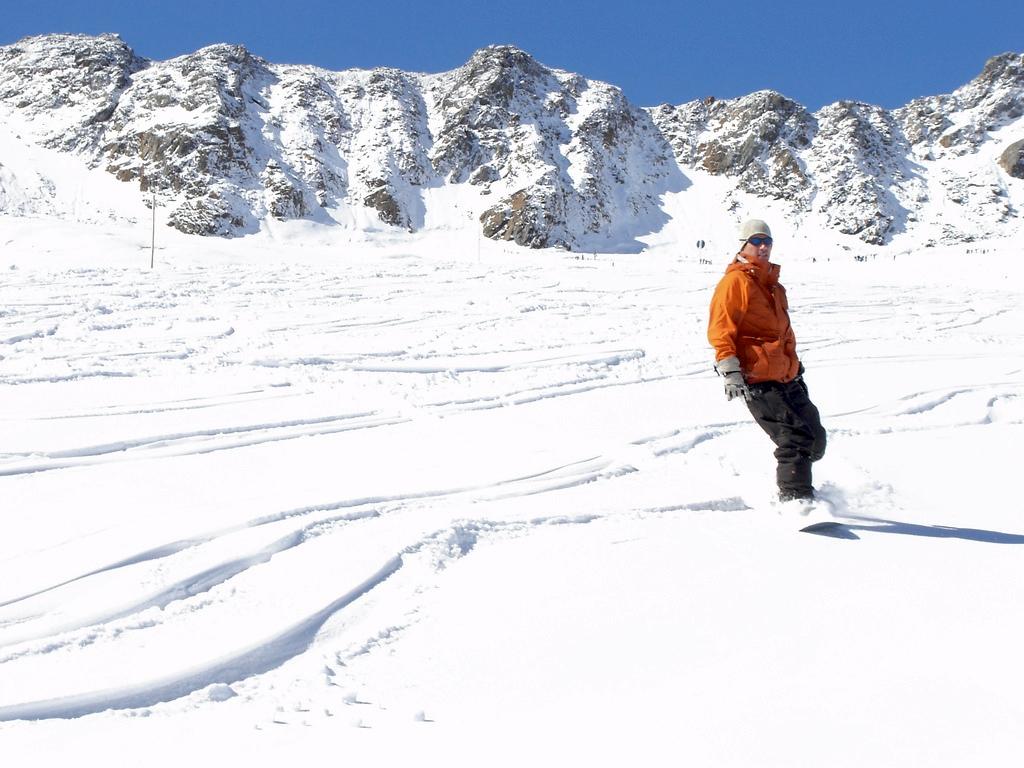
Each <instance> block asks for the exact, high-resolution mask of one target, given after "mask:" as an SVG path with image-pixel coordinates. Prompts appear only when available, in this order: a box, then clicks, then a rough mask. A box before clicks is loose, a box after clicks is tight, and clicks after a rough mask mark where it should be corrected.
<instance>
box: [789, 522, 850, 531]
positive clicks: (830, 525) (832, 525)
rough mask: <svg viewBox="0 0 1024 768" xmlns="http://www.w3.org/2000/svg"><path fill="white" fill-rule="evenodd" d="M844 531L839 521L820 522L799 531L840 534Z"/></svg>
mask: <svg viewBox="0 0 1024 768" xmlns="http://www.w3.org/2000/svg"><path fill="white" fill-rule="evenodd" d="M842 529H843V524H842V523H840V522H839V521H838V520H819V521H817V522H814V523H808V524H807V525H805V526H803V527H802V528H798V529H797V530H798V531H800V533H829V532H831V533H838V532H840V531H841V530H842Z"/></svg>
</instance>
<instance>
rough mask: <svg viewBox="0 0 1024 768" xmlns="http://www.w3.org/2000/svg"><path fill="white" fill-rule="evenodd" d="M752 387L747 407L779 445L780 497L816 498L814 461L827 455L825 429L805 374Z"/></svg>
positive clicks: (777, 477) (778, 473) (777, 452)
mask: <svg viewBox="0 0 1024 768" xmlns="http://www.w3.org/2000/svg"><path fill="white" fill-rule="evenodd" d="M750 391H751V392H752V393H753V395H754V396H753V397H752V398H751V399H750V400H748V401H747V408H749V409H750V413H751V415H752V416H753V417H754V420H755V421H756V422H757V423H758V424H759V425H760V426H761V429H763V430H764V431H765V432H766V433H767V434H768V437H770V438H771V439H772V442H773V443H775V446H776V448H775V459H776V460H777V461H778V463H779V466H778V469H777V470H776V480H777V482H778V484H779V498H780V499H782V500H783V501H785V500H787V499H807V498H813V497H814V486H813V485H812V484H811V464H812V463H814V462H815V461H817V460H818V459H820V458H821V457H822V456H824V455H825V429H824V427H822V426H821V417H820V416H819V415H818V409H817V408H816V407H815V406H814V403H812V402H811V399H810V397H808V394H807V385H806V384H805V383H804V381H803V379H802V378H799V379H796V380H795V381H791V382H789V383H788V384H783V383H781V382H778V381H766V382H763V383H761V384H752V385H751V386H750Z"/></svg>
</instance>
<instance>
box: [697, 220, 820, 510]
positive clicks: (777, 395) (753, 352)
mask: <svg viewBox="0 0 1024 768" xmlns="http://www.w3.org/2000/svg"><path fill="white" fill-rule="evenodd" d="M739 237H740V243H741V244H742V245H741V246H740V251H739V253H737V254H736V257H735V258H734V259H733V261H732V263H731V264H729V266H728V268H726V270H725V276H724V277H723V278H722V279H721V281H719V283H718V286H717V287H716V288H715V293H714V296H713V298H712V299H711V310H710V314H709V319H708V341H710V342H711V346H712V347H714V349H715V370H716V371H717V372H718V374H719V375H720V376H724V377H725V396H726V398H728V399H729V400H732V399H733V398H734V397H742V398H743V399H744V401H745V402H746V404H747V408H748V409H749V410H750V413H751V415H752V416H753V417H754V420H755V421H756V422H757V423H758V425H760V427H761V428H762V429H763V430H764V431H765V432H766V433H767V434H768V436H769V437H770V438H771V439H772V442H774V443H775V446H776V448H775V458H776V460H777V461H778V469H777V472H776V481H777V483H778V486H779V500H780V501H790V500H792V499H813V498H814V486H813V485H812V483H811V464H812V463H813V462H815V461H817V460H818V459H820V458H821V457H822V456H823V455H824V454H825V430H824V428H823V427H822V426H821V418H820V417H819V415H818V409H817V408H816V407H815V406H814V403H812V402H811V400H810V397H809V396H808V392H807V385H806V384H805V383H804V380H803V373H804V367H803V364H802V363H801V362H800V360H799V359H798V358H797V354H796V336H795V335H794V333H793V328H792V326H791V325H790V322H789V311H788V310H789V302H788V301H787V300H786V289H785V288H783V287H782V284H781V283H779V265H778V264H773V263H771V262H770V261H769V259H770V257H771V252H772V232H771V229H770V228H769V227H768V225H767V224H766V223H765V222H764V221H761V220H760V219H750V220H749V221H746V222H744V223H743V225H742V226H741V227H740V232H739Z"/></svg>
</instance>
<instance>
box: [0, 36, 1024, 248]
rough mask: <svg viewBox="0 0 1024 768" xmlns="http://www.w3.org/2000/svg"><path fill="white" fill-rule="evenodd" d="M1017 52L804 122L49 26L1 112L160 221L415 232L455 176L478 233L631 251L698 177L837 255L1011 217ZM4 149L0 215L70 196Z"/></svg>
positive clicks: (191, 228)
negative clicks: (945, 84) (131, 195)
mask: <svg viewBox="0 0 1024 768" xmlns="http://www.w3.org/2000/svg"><path fill="white" fill-rule="evenodd" d="M1021 61H1022V56H1021V55H1019V54H1005V55H1003V56H998V57H996V58H994V59H992V60H991V61H990V62H988V64H987V65H986V66H985V68H984V70H983V72H982V73H981V74H980V75H979V77H978V78H976V79H975V80H973V81H971V82H970V83H968V84H966V85H965V86H964V87H962V88H961V89H958V90H957V91H955V92H954V93H953V94H949V95H945V96H936V97H933V98H930V99H920V100H917V101H915V102H913V103H912V104H910V105H908V106H907V107H905V108H903V109H900V110H895V111H892V112H889V111H886V110H883V109H880V108H878V107H873V106H871V105H867V104H858V103H850V102H839V103H837V104H833V105H829V106H827V107H825V108H823V109H821V110H819V111H818V112H816V113H813V114H812V113H809V112H808V111H807V110H806V109H805V108H803V107H802V106H800V105H799V104H797V103H795V102H793V101H792V100H790V99H787V98H786V97H785V96H783V95H781V94H778V93H774V92H771V91H762V92H758V93H755V94H751V95H749V96H745V97H742V98H738V99H733V100H727V101H720V100H715V99H713V98H708V99H704V100H701V101H695V102H692V103H689V104H684V105H679V106H674V107H673V106H668V105H663V106H660V107H656V108H652V109H641V108H638V107H635V106H633V105H631V104H630V103H629V101H628V100H627V98H626V96H625V95H624V94H623V93H622V92H621V91H620V90H619V89H618V88H616V87H614V86H612V85H608V84H606V83H601V82H598V81H594V80H589V79H587V78H585V77H584V76H582V75H578V74H573V73H569V72H565V71H561V70H556V69H551V68H549V67H546V66H544V65H543V64H541V63H539V62H537V61H536V60H534V59H533V58H532V57H530V56H529V55H528V54H527V53H525V52H523V51H520V50H518V49H516V48H514V47H511V46H492V47H489V48H485V49H482V50H480V51H478V52H477V53H476V54H474V55H473V56H472V57H471V59H470V60H469V61H468V62H467V63H466V64H465V65H464V66H462V67H460V68H458V69H456V70H453V71H451V72H446V73H440V74H430V75H426V74H419V73H406V72H401V71H398V70H394V69H376V70H369V71H363V70H347V71H343V72H329V71H325V70H322V69H317V68H314V67H308V66H294V65H277V64H272V63H270V62H267V61H264V60H262V59H260V58H258V57H256V56H253V55H252V54H250V53H249V52H248V51H246V50H245V49H244V48H241V47H239V46H229V45H214V46H210V47H208V48H204V49H202V50H200V51H197V52H196V53H194V54H190V55H188V56H182V57H179V58H176V59H172V60H169V61H163V62H158V61H148V60H144V59H141V58H140V57H138V56H137V55H136V54H135V53H134V52H133V51H132V50H131V49H130V48H129V47H128V45H127V44H126V43H125V42H123V41H122V40H120V38H118V37H117V36H113V35H104V36H100V37H85V36H74V35H47V36H42V37H36V38H28V39H25V40H22V41H19V42H18V43H15V44H13V45H9V46H5V47H2V48H0V121H2V125H3V126H4V127H5V128H7V129H8V131H9V132H12V133H13V134H15V135H17V136H19V137H20V141H21V142H22V144H21V145H20V146H19V148H18V149H17V150H16V151H15V155H18V154H24V153H25V152H27V151H28V150H27V148H28V147H34V146H38V147H46V148H49V149H51V150H54V151H57V152H61V153H68V154H69V156H71V157H73V158H75V159H76V160H77V161H78V162H80V163H84V164H85V165H87V166H89V167H93V168H99V169H103V170H105V171H107V172H109V173H111V174H113V175H114V176H115V177H116V178H118V179H120V180H122V181H123V182H125V183H126V185H130V186H131V187H132V188H134V189H135V190H137V191H142V192H147V191H148V190H150V189H152V188H156V189H157V190H158V192H159V197H160V199H161V205H163V206H164V207H166V208H167V209H169V211H170V215H169V216H168V217H167V223H168V224H170V225H171V226H173V227H175V228H177V229H179V230H181V231H182V232H188V233H195V234H218V235H237V234H245V233H251V232H254V231H256V230H258V229H259V228H261V227H266V226H268V224H269V222H271V221H275V220H292V219H300V220H310V221H314V222H320V223H323V224H339V225H341V226H343V227H345V228H346V229H348V230H351V231H353V232H360V233H363V232H366V233H375V232H380V231H382V230H387V229H392V228H393V229H396V230H399V231H423V230H424V229H428V228H429V227H430V224H429V222H430V221H431V220H436V219H437V218H438V216H437V213H436V212H434V211H430V210H429V207H430V205H431V203H432V202H433V203H434V204H443V203H441V202H440V201H443V200H444V199H446V198H445V195H443V194H442V195H436V194H433V192H432V191H433V190H438V189H441V188H448V187H466V188H467V193H468V194H463V193H461V192H460V193H459V196H460V199H463V200H465V201H466V202H467V208H466V209H465V210H464V211H463V212H462V214H461V215H460V216H459V217H458V219H457V220H458V221H459V223H460V226H461V227H462V228H464V229H468V230H471V231H474V230H479V231H480V232H481V233H482V235H483V236H485V237H488V238H492V239H498V240H510V241H513V242H515V243H518V244H521V245H527V246H530V247H538V248H539V247H545V246H563V247H566V248H569V249H572V250H577V251H600V252H623V251H638V250H642V249H643V248H644V247H645V246H646V244H648V243H649V242H650V241H651V238H652V237H653V238H656V237H657V235H658V234H659V233H660V232H662V230H663V229H664V227H665V226H666V225H668V224H669V223H670V222H671V221H672V219H674V218H675V217H676V216H677V215H678V211H677V210H675V208H674V207H673V205H672V204H671V202H670V201H672V200H676V199H681V200H682V202H683V205H685V206H688V207H690V208H694V207H698V206H704V205H705V204H706V201H704V200H701V201H697V200H695V199H693V198H694V197H696V195H690V196H687V195H686V194H682V195H681V196H680V193H685V192H686V191H687V190H689V189H690V188H691V185H692V182H693V180H694V178H695V177H696V176H700V175H701V174H711V175H714V176H717V177H720V178H722V179H724V180H725V181H727V182H728V183H727V185H726V186H725V187H723V192H722V194H721V195H720V196H719V197H717V198H716V200H715V201H714V203H715V204H716V205H717V206H719V207H720V208H721V209H722V210H723V211H724V212H725V216H726V217H727V218H728V222H729V225H730V226H732V225H735V223H736V220H737V219H739V218H742V217H743V216H744V215H746V211H747V210H748V209H749V208H752V207H757V206H758V205H768V206H774V209H775V210H777V213H778V215H779V216H783V217H784V218H785V220H786V222H787V223H788V226H789V227H791V228H793V229H809V230H814V231H818V230H825V231H829V232H833V233H835V234H836V235H837V236H838V237H839V239H840V240H845V241H847V243H848V245H849V246H851V247H859V246H860V245H862V244H871V245H881V244H889V243H893V242H896V241H898V240H899V239H900V237H901V236H904V235H907V236H910V237H911V238H913V239H916V240H920V241H928V240H931V241H933V242H936V243H942V242H965V241H966V242H970V241H972V240H974V239H978V238H985V237H991V236H994V235H998V234H1012V233H1015V232H1016V231H1017V228H1018V217H1017V215H1016V214H1017V212H1018V211H1019V210H1020V209H1021V206H1022V205H1024V178H1022V177H1024V161H1022V160H1021V150H1022V147H1024V144H1022V143H1021V142H1022V141H1024V127H1022V126H1024V122H1022V117H1021V115H1022V110H1024V107H1022V104H1024V78H1022V75H1021V71H1022V64H1021ZM12 126H15V128H13V130H12ZM23 148H24V149H23ZM0 163H2V164H3V170H2V171H0V210H2V211H6V212H8V213H16V214H19V215H26V214H27V215H30V214H32V213H39V214H41V215H55V213H58V212H57V211H55V210H54V208H53V206H52V205H50V204H49V203H48V202H47V199H49V198H53V197H62V196H65V195H67V194H69V193H68V192H67V191H66V190H62V189H60V188H59V185H57V184H55V183H54V180H52V179H48V178H46V177H40V176H38V175H37V174H35V173H33V172H28V173H24V174H19V175H18V176H15V175H14V171H13V169H12V168H11V167H9V163H8V156H5V157H4V158H0ZM139 197H141V196H139ZM29 199H34V200H36V201H37V202H36V203H33V204H32V205H31V206H29V205H28V203H27V200H29ZM92 205H93V206H94V207H96V206H99V207H102V201H93V202H92ZM58 207H59V206H58ZM951 207H953V208H956V209H957V210H958V211H960V213H959V214H958V215H957V216H956V217H955V218H956V220H957V223H956V224H950V222H949V221H948V216H947V214H948V211H949V209H950V208H951ZM60 215H63V214H60ZM684 216H685V214H684ZM441 218H444V219H445V220H446V221H449V222H451V221H452V219H451V217H448V216H442V217H441ZM704 234H705V235H706V233H704Z"/></svg>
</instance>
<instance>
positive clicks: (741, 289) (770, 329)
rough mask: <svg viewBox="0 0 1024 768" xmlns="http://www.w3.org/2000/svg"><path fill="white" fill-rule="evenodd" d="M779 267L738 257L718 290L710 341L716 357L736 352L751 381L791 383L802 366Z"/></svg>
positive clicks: (747, 377)
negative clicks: (763, 264)
mask: <svg viewBox="0 0 1024 768" xmlns="http://www.w3.org/2000/svg"><path fill="white" fill-rule="evenodd" d="M788 310H789V302H788V301H787V300H786V289H785V288H783V287H782V284H781V283H779V265H778V264H769V265H768V266H767V268H764V269H761V268H759V267H756V266H755V265H753V264H746V263H744V262H742V261H734V262H733V263H732V264H730V265H729V266H728V268H727V269H726V270H725V276H724V277H723V278H722V279H721V280H720V281H719V283H718V287H717V288H715V295H714V297H712V299H711V311H710V315H709V318H708V341H710V342H711V346H712V347H714V348H715V361H716V362H717V361H719V360H722V359H724V358H726V357H730V356H732V355H735V356H736V357H738V358H739V361H740V367H741V368H742V370H743V376H744V378H745V379H746V380H747V383H748V384H756V383H758V382H761V381H782V382H786V381H792V380H793V379H794V378H796V375H797V371H798V370H799V369H800V361H799V360H798V359H797V356H796V336H795V335H794V333H793V327H792V326H791V325H790V324H789V311H788Z"/></svg>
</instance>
